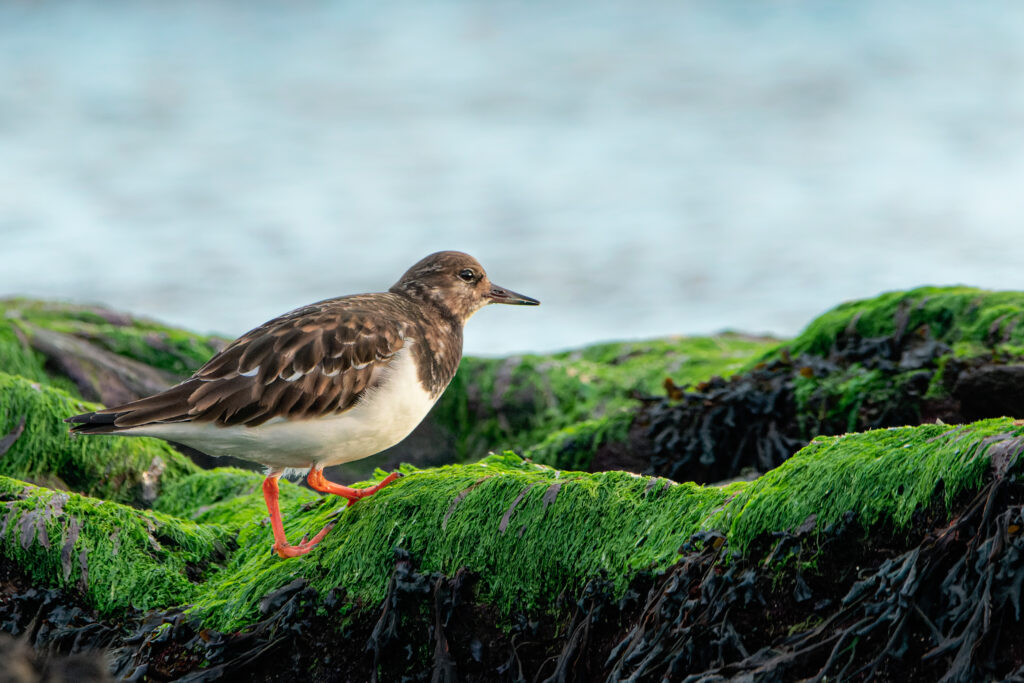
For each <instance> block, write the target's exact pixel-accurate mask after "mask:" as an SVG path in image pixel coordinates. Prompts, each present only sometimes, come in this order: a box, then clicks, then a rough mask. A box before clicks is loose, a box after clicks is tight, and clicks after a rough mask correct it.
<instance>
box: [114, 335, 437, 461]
mask: <svg viewBox="0 0 1024 683" xmlns="http://www.w3.org/2000/svg"><path fill="white" fill-rule="evenodd" d="M410 345H411V344H410V343H407V344H406V346H405V347H403V348H402V350H401V351H399V352H398V353H396V354H395V356H394V358H393V359H392V361H391V363H389V364H388V366H387V368H386V369H384V371H383V374H382V376H381V377H380V381H379V382H378V383H377V384H376V386H375V387H374V388H372V389H369V390H367V392H366V393H365V394H364V395H363V397H362V398H361V399H360V401H359V402H358V403H357V404H356V405H355V406H353V407H352V408H350V409H349V410H347V411H345V412H344V413H341V414H339V415H335V416H331V417H322V418H313V419H309V420H297V421H288V420H284V419H280V418H276V419H274V420H270V421H268V422H266V423H264V424H262V425H260V426H258V427H246V426H233V427H218V426H216V425H213V424H211V423H208V422H201V423H194V422H179V423H171V424H162V425H146V426H144V427H138V428H136V429H132V430H130V431H129V432H128V433H130V434H132V435H138V436H156V437H160V438H162V439H167V440H169V441H176V442H178V443H182V444H185V445H186V446H191V447H192V448H195V449H196V450H199V451H202V452H204V453H207V454H209V455H232V456H234V457H236V458H242V459H244V460H252V461H255V462H259V463H263V464H264V465H269V466H271V467H310V466H312V465H319V466H324V467H326V466H330V465H337V464H338V463H343V462H350V461H352V460H359V459H360V458H365V457H368V456H371V455H373V454H374V453H379V452H380V451H382V450H384V449H385V448H389V447H391V446H394V445H395V444H396V443H398V442H399V441H401V440H402V439H404V438H405V437H406V436H408V434H409V432H411V431H412V430H413V429H414V428H415V427H416V425H418V424H419V423H420V422H421V421H422V420H423V418H424V417H426V415H427V413H428V412H429V411H430V408H431V407H432V406H433V405H434V403H435V401H436V400H437V399H436V398H431V396H430V394H428V393H427V391H426V390H425V389H424V388H423V386H422V385H421V384H420V381H419V377H418V373H417V369H416V363H415V361H414V360H413V359H414V355H413V354H412V351H411V349H410V348H409V347H410Z"/></svg>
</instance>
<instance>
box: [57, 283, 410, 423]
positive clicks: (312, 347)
mask: <svg viewBox="0 0 1024 683" xmlns="http://www.w3.org/2000/svg"><path fill="white" fill-rule="evenodd" d="M359 303H360V302H359V298H357V297H353V298H351V299H350V300H349V301H347V302H346V301H343V300H330V301H327V302H321V303H319V304H312V305H310V306H306V307H304V308H300V309H298V310H296V311H292V312H291V313H288V314H285V315H283V316H281V317H279V318H275V319H274V320H271V321H270V322H267V323H265V324H263V325H261V326H260V327H258V328H256V329H254V330H252V331H251V332H248V333H246V334H245V335H243V336H242V337H239V338H238V339H237V340H235V341H234V342H232V343H231V345H229V346H228V347H227V348H226V349H224V350H223V351H221V352H220V353H219V354H217V355H216V356H214V357H213V358H212V359H210V361H209V362H208V363H206V365H204V366H203V367H202V368H200V369H199V370H198V371H197V372H196V373H195V374H194V375H193V376H192V377H191V378H189V379H187V380H185V381H184V382H182V383H181V384H178V385H177V386H174V387H171V388H170V389H168V390H167V391H164V392H162V393H159V394H156V395H155V396H150V397H148V398H144V399H140V400H138V401H134V402H132V403H127V404H125V405H122V406H116V407H113V408H107V409H105V410H101V411H97V412H96V413H89V414H86V415H83V416H76V417H75V418H70V419H69V420H68V421H69V422H78V423H81V426H80V427H78V428H76V431H82V432H88V431H117V430H119V429H126V428H130V427H138V426H141V425H145V424H150V423H154V422H190V421H195V422H212V423H214V424H218V425H225V426H226V425H249V426H256V425H260V424H263V423H264V422H266V421H267V420H270V419H273V418H275V417H287V418H290V419H304V418H311V417H317V416H321V415H326V414H330V413H338V412H343V411H345V410H347V409H349V408H351V407H352V406H353V405H354V404H355V402H356V401H357V400H358V399H359V397H360V395H361V394H362V393H363V392H364V391H366V389H367V387H368V386H372V384H373V383H374V382H375V380H376V378H377V377H378V376H379V373H380V372H381V370H382V369H383V368H385V367H386V366H387V364H388V363H389V362H390V361H391V359H392V357H393V356H394V355H395V353H397V352H398V351H399V350H400V349H401V348H402V347H403V346H404V345H405V341H404V339H403V336H402V329H401V325H400V324H399V323H397V322H395V321H394V320H393V318H392V317H390V316H386V315H384V314H382V313H380V312H376V313H375V312H373V311H371V310H369V309H368V308H367V307H363V306H360V305H359ZM88 416H91V418H90V419H77V418H86V417H88ZM110 416H113V420H111V419H110ZM101 424H106V425H108V429H101V428H100V427H101ZM90 425H94V426H95V427H94V428H90Z"/></svg>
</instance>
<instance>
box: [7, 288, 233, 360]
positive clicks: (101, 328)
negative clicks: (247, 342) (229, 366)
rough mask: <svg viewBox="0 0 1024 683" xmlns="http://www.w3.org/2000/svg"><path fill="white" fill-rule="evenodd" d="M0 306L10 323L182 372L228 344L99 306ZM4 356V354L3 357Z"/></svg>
mask: <svg viewBox="0 0 1024 683" xmlns="http://www.w3.org/2000/svg"><path fill="white" fill-rule="evenodd" d="M0 311H3V316H4V318H6V320H7V321H9V322H12V323H18V324H22V325H27V326H36V327H42V328H45V329H48V330H52V331H54V332H61V333H63V334H70V335H73V336H76V337H79V338H82V339H85V340H88V341H90V342H91V343H93V344H95V345H96V346H98V347H99V348H102V349H105V350H107V351H111V352H113V353H116V354H119V355H122V356H126V357H128V358H132V359H133V360H137V361H139V362H141V363H145V364H146V365H149V366H151V367H154V368H157V369H159V370H164V371H167V372H170V373H171V374H173V375H177V376H180V377H184V376H187V375H190V374H192V373H193V372H194V371H195V370H197V369H198V368H199V367H200V366H201V365H202V364H203V363H205V362H206V361H207V360H209V359H210V357H211V356H213V354H214V353H216V352H217V351H218V350H219V349H221V348H223V346H224V340H223V339H221V338H219V337H215V336H208V335H200V334H195V333H192V332H187V331H185V330H181V329H178V328H174V327H169V326H167V325H163V324H161V323H158V322H155V321H152V320H147V319H145V318H136V317H133V316H127V315H124V314H120V313H114V312H112V311H108V310H105V309H102V308H98V307H90V306H80V305H75V304H65V303H57V302H47V301H37V300H34V299H2V300H0ZM0 341H2V339H0ZM0 348H2V347H0ZM3 360H4V358H3V357H2V356H0V361H3ZM0 370H5V371H7V372H12V374H23V373H22V372H20V371H17V372H15V370H17V368H16V367H13V366H12V368H11V369H8V368H7V366H6V365H3V364H0ZM36 379H38V378H36Z"/></svg>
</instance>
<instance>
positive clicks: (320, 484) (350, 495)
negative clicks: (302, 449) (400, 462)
mask: <svg viewBox="0 0 1024 683" xmlns="http://www.w3.org/2000/svg"><path fill="white" fill-rule="evenodd" d="M400 476H402V475H401V474H399V473H398V472H392V473H391V474H389V475H388V476H386V477H384V479H383V481H381V482H380V483H379V484H375V485H374V486H369V487H367V488H365V489H354V488H350V487H348V486H342V485H341V484H335V483H334V482H330V481H327V477H325V476H324V471H323V470H322V469H319V468H317V467H314V468H312V469H310V470H309V476H308V477H306V481H308V482H309V485H310V487H312V488H313V489H315V490H317V491H320V492H321V493H333V494H334V495H336V496H341V497H342V498H347V499H348V504H349V505H351V504H352V503H354V502H356V501H357V500H359V499H360V498H366V497H367V496H372V495H373V494H375V493H377V491H380V490H381V489H382V488H384V487H385V486H387V485H388V484H390V483H391V482H393V481H394V480H395V479H398V478H399V477H400Z"/></svg>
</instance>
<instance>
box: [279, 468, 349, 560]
mask: <svg viewBox="0 0 1024 683" xmlns="http://www.w3.org/2000/svg"><path fill="white" fill-rule="evenodd" d="M280 476H281V474H280V473H277V474H271V475H270V476H269V477H267V478H266V479H264V480H263V498H264V499H265V500H266V501H267V511H268V512H270V527H271V528H272V529H273V530H274V550H275V551H276V552H277V554H278V555H280V556H281V557H298V556H299V555H305V554H306V553H308V552H309V551H310V550H312V549H313V546H315V545H316V544H317V543H319V542H320V541H322V540H323V539H324V536H326V535H327V533H328V532H329V531H330V530H331V529H332V528H333V527H334V524H328V525H327V526H325V527H324V528H323V529H321V530H320V533H318V534H317V535H316V536H314V537H313V538H311V539H309V540H308V541H307V540H306V537H305V536H303V537H302V541H300V542H299V544H298V545H288V537H287V536H285V535H284V523H283V522H282V521H281V506H280V505H278V503H277V479H278V477H280Z"/></svg>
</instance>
